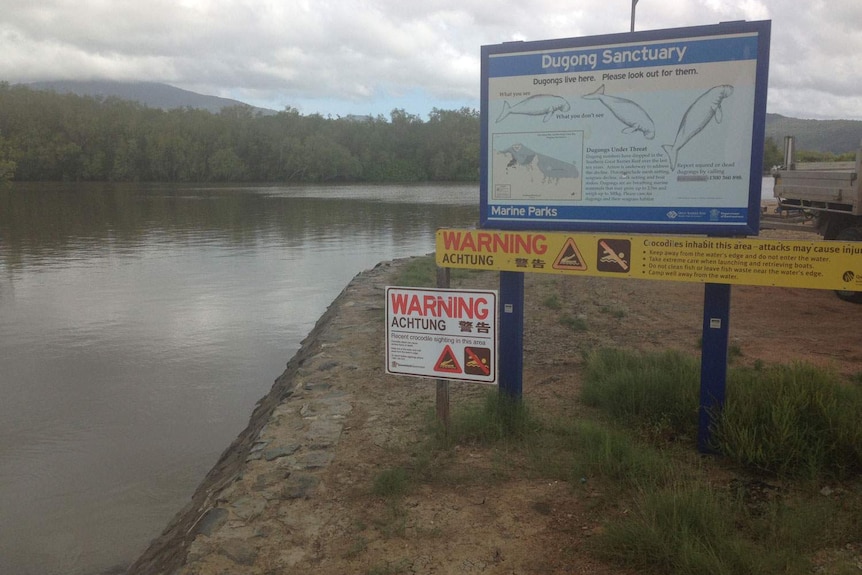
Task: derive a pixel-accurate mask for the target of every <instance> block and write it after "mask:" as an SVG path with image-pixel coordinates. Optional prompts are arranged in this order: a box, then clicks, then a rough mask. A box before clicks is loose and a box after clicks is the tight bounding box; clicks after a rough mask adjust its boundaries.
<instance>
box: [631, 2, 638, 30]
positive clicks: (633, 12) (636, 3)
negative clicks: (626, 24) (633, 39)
mask: <svg viewBox="0 0 862 575" xmlns="http://www.w3.org/2000/svg"><path fill="white" fill-rule="evenodd" d="M637 5H638V0H632V29H631V31H632V32H634V31H635V6H637Z"/></svg>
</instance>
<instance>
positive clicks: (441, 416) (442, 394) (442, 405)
mask: <svg viewBox="0 0 862 575" xmlns="http://www.w3.org/2000/svg"><path fill="white" fill-rule="evenodd" d="M450 277H451V276H450V272H449V268H439V267H438V268H437V287H438V288H447V289H448V288H449V283H450ZM437 419H438V420H439V421H441V422H442V423H443V428H444V430H445V433H446V435H447V436H448V435H449V380H448V379H438V380H437Z"/></svg>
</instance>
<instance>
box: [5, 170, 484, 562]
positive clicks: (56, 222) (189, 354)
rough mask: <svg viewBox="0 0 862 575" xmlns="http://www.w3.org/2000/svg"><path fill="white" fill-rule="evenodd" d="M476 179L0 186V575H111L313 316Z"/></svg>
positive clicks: (194, 478)
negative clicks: (450, 182) (445, 182)
mask: <svg viewBox="0 0 862 575" xmlns="http://www.w3.org/2000/svg"><path fill="white" fill-rule="evenodd" d="M477 205H478V187H477V186H364V187H363V186H344V187H296V188H293V187H262V186H251V187H201V186H164V185H151V186H137V185H76V186H70V185H60V184H28V185H14V186H13V187H11V188H0V398H2V400H0V573H16V574H18V575H29V574H32V575H37V574H38V575H55V574H57V575H59V574H64V575H78V574H81V575H91V574H96V573H106V572H122V567H124V566H127V565H128V564H129V563H130V562H131V561H133V560H134V559H135V558H136V557H137V555H138V554H139V553H140V552H141V551H143V549H144V548H145V547H146V545H147V544H148V543H149V541H150V540H151V539H153V538H154V537H155V536H157V535H158V534H159V533H160V532H161V530H162V528H164V527H165V525H166V524H167V522H168V520H169V519H170V518H171V517H172V516H173V515H174V513H176V512H177V511H178V510H179V509H180V508H181V507H182V506H183V505H184V504H185V503H186V502H187V501H188V498H189V496H190V495H191V494H192V492H193V490H194V488H195V487H196V486H197V484H198V482H199V481H200V480H201V479H202V478H203V476H204V474H205V473H206V472H207V471H208V470H209V469H210V467H212V465H213V464H214V463H215V461H216V459H217V458H218V456H219V455H220V454H221V452H222V451H223V450H224V449H225V448H226V447H227V446H228V445H229V444H230V442H231V441H232V440H233V439H234V438H235V437H236V435H237V434H238V433H239V431H240V430H241V429H242V428H243V427H245V425H246V423H247V421H248V417H249V415H250V414H251V412H252V409H253V408H254V404H255V402H256V401H257V400H258V399H260V398H261V397H262V396H263V395H265V394H266V392H267V391H268V390H269V388H270V386H271V384H272V381H273V380H274V379H275V378H276V377H277V376H279V375H280V374H281V372H282V371H283V369H284V366H285V363H286V362H287V361H288V360H289V359H290V357H291V356H293V354H294V353H295V352H296V350H297V349H298V348H299V344H300V341H301V340H302V339H303V338H304V337H305V336H306V335H307V334H308V332H309V331H310V330H311V328H312V327H313V325H314V323H315V322H316V321H317V319H318V318H319V317H320V315H321V314H322V313H323V312H324V311H325V309H326V307H327V306H328V305H329V303H331V302H332V300H333V299H334V298H335V297H336V296H337V295H338V293H339V292H340V291H341V290H342V288H343V287H344V286H345V285H346V284H347V283H348V282H349V281H350V279H351V278H352V277H353V276H354V275H356V274H357V273H359V272H360V271H362V270H364V269H367V268H370V267H373V266H374V265H375V264H377V263H378V262H380V261H383V260H389V259H393V258H399V257H404V256H409V255H416V254H423V253H428V252H430V251H432V250H433V249H434V248H433V246H434V232H435V230H436V229H437V228H438V227H442V226H458V227H464V226H471V225H474V224H475V223H476V221H477V217H478V208H477Z"/></svg>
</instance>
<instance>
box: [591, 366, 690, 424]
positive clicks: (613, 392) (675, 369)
mask: <svg viewBox="0 0 862 575" xmlns="http://www.w3.org/2000/svg"><path fill="white" fill-rule="evenodd" d="M699 372H700V364H699V362H698V361H697V360H696V359H695V358H693V357H690V356H687V355H684V354H682V353H681V352H677V351H666V352H663V353H659V354H635V353H631V352H626V351H620V350H614V349H599V350H596V351H593V352H591V353H589V354H588V355H587V357H586V371H585V374H584V387H583V394H582V399H583V401H584V403H586V404H587V405H590V406H593V407H598V408H600V409H602V410H603V411H605V412H607V413H608V414H610V415H611V416H613V417H614V418H616V419H617V420H618V421H621V422H624V423H626V424H629V425H636V426H639V427H641V428H642V429H644V430H650V429H651V430H664V431H667V432H668V433H671V434H675V435H687V436H691V435H692V434H693V433H695V432H696V430H697V412H698V405H699V391H698V389H699V387H698V386H699V383H698V382H699Z"/></svg>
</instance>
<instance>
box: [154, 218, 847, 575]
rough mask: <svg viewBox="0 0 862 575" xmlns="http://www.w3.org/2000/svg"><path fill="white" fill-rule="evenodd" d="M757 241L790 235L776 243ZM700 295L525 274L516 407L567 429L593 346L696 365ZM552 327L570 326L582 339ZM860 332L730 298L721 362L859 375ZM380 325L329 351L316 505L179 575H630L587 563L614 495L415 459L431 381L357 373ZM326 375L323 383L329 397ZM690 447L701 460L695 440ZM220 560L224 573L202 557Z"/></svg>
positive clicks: (764, 302) (506, 462)
mask: <svg viewBox="0 0 862 575" xmlns="http://www.w3.org/2000/svg"><path fill="white" fill-rule="evenodd" d="M763 235H764V236H765V237H789V236H788V233H787V232H771V233H764V234H763ZM793 239H811V236H804V237H802V238H795V237H794V238H793ZM496 278H497V276H496V275H495V274H487V275H482V274H479V275H476V274H470V276H469V280H468V284H467V285H465V286H459V287H481V288H495V287H496V286H495V285H494V283H495V282H496ZM375 281H378V282H388V281H391V279H390V278H386V277H381V278H379V279H378V280H375ZM382 285H388V284H380V285H376V286H374V290H376V292H375V293H376V294H377V296H379V298H380V301H379V305H377V306H374V307H375V309H372V310H365V311H364V312H363V311H361V310H359V309H357V310H354V311H351V310H347V312H349V313H356V314H359V315H356V316H355V317H344V318H343V319H344V321H346V322H348V323H351V322H352V323H356V322H362V321H366V320H368V318H372V317H379V316H380V314H381V311H382V309H383V291H382ZM703 292H704V287H703V285H702V284H695V283H677V282H664V281H648V280H636V279H625V280H622V279H604V278H576V277H564V276H556V275H545V274H528V275H527V276H526V286H525V293H526V301H525V308H526V311H525V335H524V348H525V365H524V398H525V401H527V402H528V403H529V404H530V405H531V406H532V407H534V408H538V409H539V410H540V411H546V410H547V411H553V412H554V413H556V414H557V415H561V416H564V417H572V418H576V417H578V413H579V411H580V410H581V409H582V408H580V407H579V406H578V403H577V393H578V389H579V386H580V368H581V366H582V362H583V360H582V358H583V353H584V352H586V351H589V350H592V349H596V348H600V347H617V348H623V349H631V350H644V351H651V350H662V349H668V348H674V349H679V350H683V351H685V352H687V353H691V354H695V355H696V354H698V353H699V340H700V337H701V329H702V327H701V326H702V321H703V320H702V310H703V297H704V296H703ZM552 302H553V303H552ZM358 307H359V306H358ZM363 313H364V314H365V315H362V314H363ZM363 318H365V319H363ZM561 318H569V319H574V320H576V321H577V322H578V323H579V329H578V330H577V331H575V330H573V329H572V327H571V325H567V323H569V324H570V323H571V322H566V321H563V322H561ZM860 320H862V305H853V304H850V303H846V302H843V301H841V300H839V299H838V298H837V297H836V296H835V295H834V294H833V293H832V292H830V291H822V290H803V289H785V288H763V287H750V286H734V287H733V288H732V293H731V316H730V338H731V342H730V343H731V346H732V347H733V348H734V349H735V350H736V353H735V354H734V360H733V361H734V362H736V363H740V364H751V363H753V362H755V361H758V360H760V361H762V362H765V363H778V362H781V363H786V362H793V361H806V362H810V363H813V364H817V365H823V366H829V367H831V368H834V369H836V370H838V371H839V372H841V373H843V374H846V375H848V376H857V377H858V374H860V373H862V330H860V329H859V327H860ZM382 328H383V326H382V323H381V324H380V326H379V329H380V337H367V335H363V334H362V333H361V332H357V333H356V334H355V335H348V336H347V339H342V340H341V341H339V343H338V346H339V347H341V346H348V345H349V346H352V348H351V356H352V357H354V358H360V359H358V360H357V362H358V365H356V366H353V367H352V368H351V370H352V371H350V373H349V376H350V383H349V393H350V394H351V397H352V400H351V403H352V409H351V410H350V411H349V413H348V414H347V415H346V416H345V419H344V423H343V425H344V426H343V431H342V433H341V436H340V439H339V440H338V444H337V446H336V447H335V454H334V459H333V460H332V463H331V464H330V465H328V467H326V469H325V470H324V471H322V473H321V476H320V483H319V484H318V487H317V490H316V492H315V494H314V495H313V496H312V497H309V498H308V499H307V500H303V501H299V502H298V501H293V502H291V503H290V507H287V504H286V503H285V504H281V506H280V507H278V509H277V510H274V511H273V512H272V513H269V512H268V511H266V512H263V513H261V516H260V517H259V518H258V519H257V520H256V523H255V524H254V525H253V526H249V525H247V524H245V523H243V524H242V525H241V526H240V525H239V523H238V524H237V527H236V528H237V529H240V528H242V529H245V528H247V527H253V528H252V529H251V530H250V531H248V533H249V536H248V539H247V540H246V541H247V543H246V545H248V546H249V547H248V548H247V549H245V551H246V553H245V555H243V553H241V552H240V551H243V549H240V550H239V551H237V550H236V549H234V550H233V552H224V549H221V550H220V551H218V552H217V551H216V550H214V549H210V552H211V554H210V556H208V558H207V559H206V560H200V561H198V562H197V563H195V564H189V565H187V566H186V568H185V569H184V570H183V571H181V572H182V573H196V574H206V575H214V574H216V573H228V572H231V573H255V574H257V573H293V572H296V573H299V572H313V573H316V574H319V575H343V574H349V573H357V574H377V575H382V574H396V573H405V574H407V573H409V574H450V573H451V574H461V573H464V574H468V573H487V574H533V573H535V574H563V573H565V574H595V575H612V574H613V575H623V574H628V573H631V572H630V571H626V570H621V569H619V568H618V567H614V566H613V565H610V564H608V563H606V562H603V561H601V560H599V559H597V558H596V557H595V556H594V554H592V553H590V552H589V547H590V541H591V538H593V537H594V536H595V535H596V534H597V533H600V532H601V530H602V528H603V527H602V526H603V524H604V522H605V521H606V519H607V517H608V514H609V513H610V514H616V513H626V512H627V510H626V508H625V502H622V501H620V502H614V501H609V500H608V499H609V497H610V496H609V495H608V493H613V486H608V485H601V484H599V483H594V482H593V481H592V480H588V481H585V482H584V484H582V485H570V484H568V483H565V482H561V481H554V480H548V479H546V478H543V477H538V476H534V475H533V474H532V473H531V472H529V471H528V468H527V466H526V464H525V462H523V461H521V460H520V456H519V455H517V454H516V453H514V452H506V451H505V450H500V449H487V448H482V447H473V446H467V447H460V448H456V449H454V450H452V451H450V452H448V453H447V454H444V455H442V456H441V455H436V456H434V459H433V460H432V461H431V462H430V463H429V462H428V461H423V460H422V458H423V457H425V455H423V454H426V453H427V452H428V450H427V449H426V448H425V447H424V446H425V444H426V442H427V440H428V429H429V424H428V421H429V413H433V409H434V402H435V391H434V388H435V384H434V382H433V381H430V380H423V379H414V378H401V377H392V376H387V375H385V374H384V373H383V369H382V360H378V359H374V360H373V362H372V363H373V365H365V364H366V363H369V362H368V360H367V358H382V357H383V356H384V349H383V334H382ZM315 354H316V355H315ZM309 356H310V359H309V360H308V362H306V366H307V367H308V366H313V365H314V361H321V362H322V361H326V360H327V358H329V359H330V360H332V359H333V358H332V357H331V354H328V352H327V351H326V349H325V344H323V347H320V348H318V349H316V350H311V352H310V353H309ZM336 371H338V370H332V373H333V375H332V382H333V385H335V386H337V385H340V384H338V383H337V379H338V378H337V377H336V375H335V372H336ZM327 373H328V372H327ZM317 377H318V378H321V377H324V378H325V377H329V375H326V376H321V375H320V374H319V373H318V376H317ZM486 390H487V387H485V386H483V385H481V384H463V383H459V384H456V383H453V384H451V399H450V401H451V405H452V409H453V410H457V409H458V406H459V405H460V404H461V403H463V402H468V401H472V400H474V399H475V398H476V397H477V396H479V395H481V394H483V393H485V391H486ZM691 450H692V454H693V455H692V456H693V457H700V456H699V455H697V454H696V450H695V445H694V441H693V440H692V445H691ZM707 464H709V463H707ZM417 466H424V467H425V468H426V471H425V472H424V473H425V477H426V480H424V481H420V482H416V483H414V484H413V485H412V486H411V488H410V489H409V490H408V492H407V493H406V494H405V495H404V496H403V497H400V498H386V497H381V496H378V495H375V494H374V493H373V485H374V481H375V479H376V478H378V477H380V475H381V473H382V472H385V471H387V470H392V469H396V468H403V469H406V470H408V473H409V472H410V471H411V470H415V469H416V468H417ZM429 469H430V471H429ZM267 509H268V508H267ZM200 539H201V538H200V537H199V540H200ZM248 541H251V543H248ZM201 549H203V550H199V552H198V555H199V556H200V557H204V556H205V555H206V554H207V551H206V548H201ZM218 553H221V554H220V555H219V556H220V557H222V559H224V560H223V561H221V560H219V561H216V560H215V559H213V558H212V556H213V555H218ZM238 557H239V558H238ZM141 572H143V571H141Z"/></svg>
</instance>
